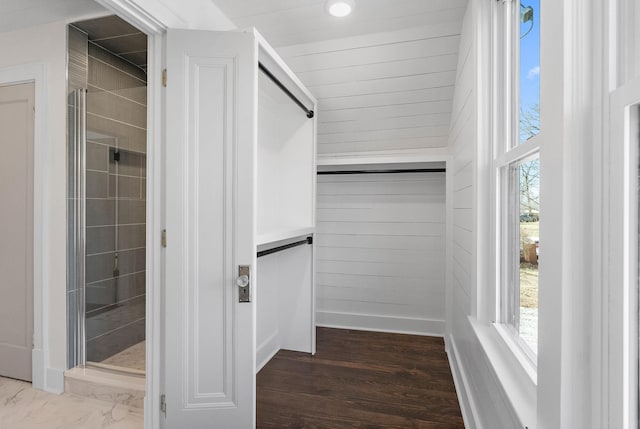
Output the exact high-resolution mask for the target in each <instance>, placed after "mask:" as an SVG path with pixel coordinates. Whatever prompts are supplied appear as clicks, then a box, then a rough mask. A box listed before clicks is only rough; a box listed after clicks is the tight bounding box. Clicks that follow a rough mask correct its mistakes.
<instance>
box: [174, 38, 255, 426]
mask: <svg viewBox="0 0 640 429" xmlns="http://www.w3.org/2000/svg"><path fill="white" fill-rule="evenodd" d="M255 40H256V39H255V37H254V36H253V34H251V33H242V32H230V33H229V32H226V33H217V32H205V31H191V30H170V31H168V33H167V45H166V46H167V71H168V72H167V88H166V96H167V97H166V102H167V109H166V115H167V116H166V142H167V143H166V160H167V162H166V229H167V247H166V265H165V267H166V277H165V279H166V284H165V288H166V294H165V324H164V329H165V337H164V339H165V344H164V355H165V374H164V376H165V377H164V381H165V385H164V394H165V395H166V419H165V420H164V422H165V424H164V427H165V428H171V429H173V428H176V429H177V428H190V429H199V428H220V429H233V428H238V429H240V428H242V429H250V428H253V427H255V332H256V329H255V302H253V301H252V302H248V303H239V302H238V301H239V290H238V289H239V288H238V286H237V283H236V281H237V279H238V270H239V268H238V267H239V266H240V265H244V266H250V267H255V263H256V247H255V163H256V138H257V136H256V131H255V130H256V129H257V117H256V115H257V113H256V110H255V106H256V102H255V101H256V100H255V99H256V97H257V89H256V84H257V61H258V58H257V52H258V51H257V43H256V41H255Z"/></svg>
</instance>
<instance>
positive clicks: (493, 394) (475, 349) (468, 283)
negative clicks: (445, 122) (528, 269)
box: [446, 2, 522, 429]
mask: <svg viewBox="0 0 640 429" xmlns="http://www.w3.org/2000/svg"><path fill="white" fill-rule="evenodd" d="M478 3H479V2H475V3H474V2H471V3H470V5H469V8H468V10H467V13H466V15H465V20H464V23H463V28H462V35H461V41H460V54H459V61H458V70H457V79H456V86H455V95H454V97H453V110H452V114H451V129H450V134H449V145H450V148H451V151H452V154H453V159H452V163H451V164H452V173H453V183H452V189H453V201H452V204H453V236H452V237H451V240H452V242H453V243H452V261H451V270H452V273H451V284H450V285H449V287H451V288H452V289H453V290H452V294H451V296H452V300H453V303H452V305H451V306H450V307H448V308H450V309H451V313H452V314H451V315H450V316H448V320H449V321H450V322H451V326H450V327H449V329H448V332H450V333H451V334H450V335H449V336H448V337H447V338H446V341H447V350H448V352H449V355H450V360H451V364H452V368H453V374H454V379H455V381H456V387H457V390H458V397H459V398H460V399H461V408H462V411H463V415H464V417H465V424H466V427H469V428H478V429H488V428H515V427H522V426H521V425H519V422H518V421H517V420H516V419H515V418H514V415H515V414H514V413H513V410H512V408H511V406H510V405H509V399H508V398H507V397H506V395H505V391H504V389H503V388H502V386H501V384H500V382H499V380H498V378H497V376H496V373H495V371H494V370H493V367H492V364H491V363H490V362H489V359H488V357H487V355H486V353H485V351H484V349H483V347H482V345H481V343H480V341H479V339H478V336H477V335H476V332H475V330H474V328H473V326H472V325H471V323H470V319H469V317H473V314H474V311H473V309H472V302H473V300H472V297H473V293H474V292H475V290H476V289H477V285H476V268H475V264H476V263H477V252H483V251H486V249H488V248H489V246H488V245H484V244H483V243H476V236H477V234H476V228H478V227H488V225H487V226H478V225H477V224H476V201H475V198H476V183H475V170H476V145H478V144H480V143H479V141H478V139H477V134H478V132H477V124H476V119H475V118H476V109H477V101H478V100H477V96H478V94H477V91H476V85H475V84H476V74H477V67H476V63H477V58H478V56H479V55H486V53H483V52H477V46H478V45H477V43H476V38H475V35H476V23H475V22H474V20H476V19H478V15H477V7H478Z"/></svg>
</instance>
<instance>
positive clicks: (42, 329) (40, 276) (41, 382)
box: [0, 63, 59, 391]
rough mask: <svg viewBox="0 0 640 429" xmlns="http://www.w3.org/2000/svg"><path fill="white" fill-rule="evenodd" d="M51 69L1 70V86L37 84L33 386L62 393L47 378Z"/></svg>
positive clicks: (23, 67)
mask: <svg viewBox="0 0 640 429" xmlns="http://www.w3.org/2000/svg"><path fill="white" fill-rule="evenodd" d="M46 75H47V70H46V66H45V65H44V64H41V63H32V64H24V65H20V66H15V67H9V68H3V69H0V86H5V85H15V84H20V83H27V82H34V85H35V108H36V112H35V120H34V134H33V146H34V147H33V175H34V177H33V301H34V302H33V352H32V358H33V364H32V377H33V387H35V388H36V389H43V390H50V391H58V390H57V388H58V387H59V386H58V385H57V384H59V380H55V377H51V378H52V379H51V380H48V379H47V374H48V372H47V368H48V367H49V341H48V339H49V329H48V324H47V323H45V322H46V321H47V320H48V317H49V311H48V309H49V307H48V305H46V303H48V301H49V300H48V291H49V272H48V265H47V256H46V251H47V248H48V245H47V244H48V243H47V242H46V238H47V236H48V222H46V219H48V217H49V204H48V200H47V199H46V198H45V191H44V189H45V183H46V179H47V177H48V175H49V165H48V164H47V162H46V160H47V158H48V157H47V151H48V147H49V142H48V133H47V117H48V111H47V79H46Z"/></svg>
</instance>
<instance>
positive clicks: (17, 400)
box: [0, 377, 144, 429]
mask: <svg viewBox="0 0 640 429" xmlns="http://www.w3.org/2000/svg"><path fill="white" fill-rule="evenodd" d="M143 422H144V416H143V410H142V409H140V408H130V407H127V406H125V405H121V404H113V403H109V402H104V401H99V400H96V399H91V398H81V397H78V396H74V395H71V394H68V393H63V394H61V395H55V394H52V393H48V392H43V391H41V390H36V389H34V388H32V387H31V383H26V382H24V381H18V380H13V379H10V378H4V377H0V429H104V428H108V429H142V427H143V426H144V424H143Z"/></svg>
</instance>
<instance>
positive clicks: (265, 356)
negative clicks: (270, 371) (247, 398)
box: [256, 331, 280, 374]
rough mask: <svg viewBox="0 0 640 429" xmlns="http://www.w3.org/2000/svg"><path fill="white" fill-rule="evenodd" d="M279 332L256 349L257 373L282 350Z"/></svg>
mask: <svg viewBox="0 0 640 429" xmlns="http://www.w3.org/2000/svg"><path fill="white" fill-rule="evenodd" d="M278 336H279V332H278V331H276V332H274V333H273V334H271V335H270V336H269V338H267V339H266V340H264V341H263V342H262V344H260V345H259V346H258V348H257V349H256V374H257V373H258V372H259V371H260V370H261V369H262V367H263V366H265V365H266V364H267V363H268V362H269V361H270V360H271V359H272V358H273V357H274V356H275V355H276V353H278V351H279V350H280V342H279V341H278Z"/></svg>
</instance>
